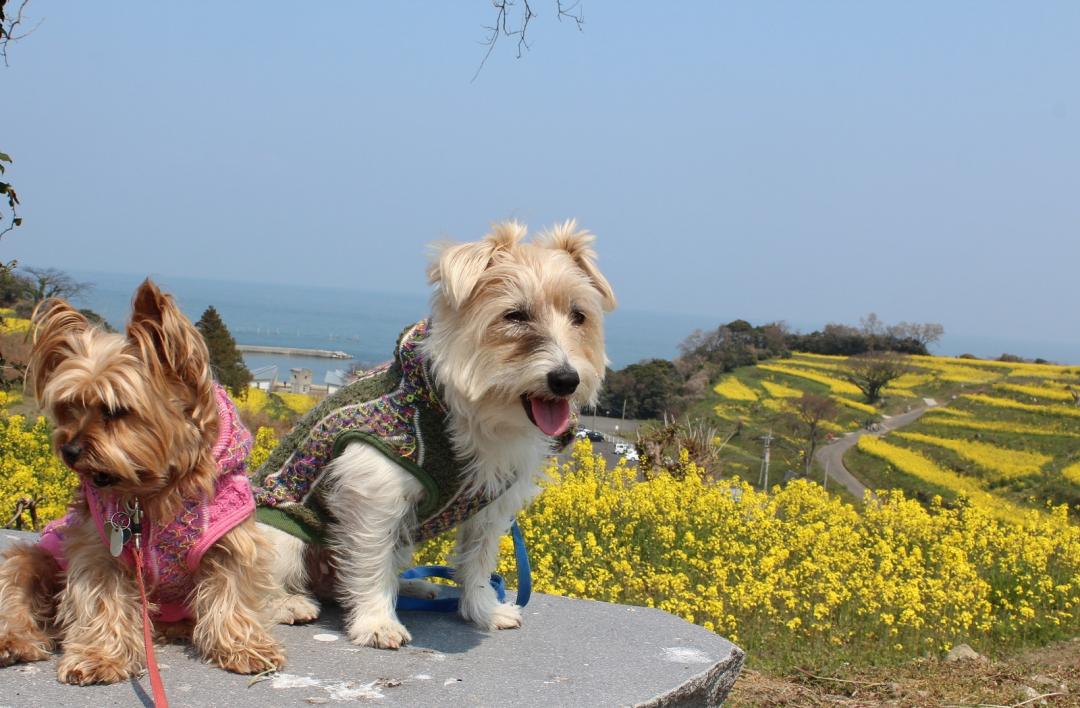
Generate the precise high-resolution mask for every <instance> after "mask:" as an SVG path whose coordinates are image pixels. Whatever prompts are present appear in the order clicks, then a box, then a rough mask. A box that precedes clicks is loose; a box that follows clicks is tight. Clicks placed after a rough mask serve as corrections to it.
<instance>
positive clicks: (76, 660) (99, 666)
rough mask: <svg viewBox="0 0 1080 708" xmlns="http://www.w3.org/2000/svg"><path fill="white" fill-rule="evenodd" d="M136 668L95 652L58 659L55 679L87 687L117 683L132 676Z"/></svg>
mask: <svg viewBox="0 0 1080 708" xmlns="http://www.w3.org/2000/svg"><path fill="white" fill-rule="evenodd" d="M137 671H138V667H137V666H135V665H134V664H132V663H130V662H125V661H121V660H119V659H117V658H116V657H107V656H104V655H102V654H101V653H99V652H96V651H92V650H90V651H87V652H86V653H80V654H72V653H65V654H64V655H63V656H62V657H60V663H59V665H58V666H57V667H56V678H58V679H59V680H60V681H61V682H63V683H70V684H75V685H78V686H88V685H90V684H92V683H119V682H120V681H124V680H126V679H129V678H131V677H132V676H134V675H135V674H136V673H137Z"/></svg>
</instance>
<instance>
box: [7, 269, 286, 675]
mask: <svg viewBox="0 0 1080 708" xmlns="http://www.w3.org/2000/svg"><path fill="white" fill-rule="evenodd" d="M33 322H34V327H35V338H34V347H33V351H32V354H31V360H30V364H29V367H28V372H27V381H28V384H29V385H31V386H32V387H33V390H34V394H35V396H36V398H37V400H38V403H39V404H40V405H41V406H42V407H44V408H45V409H46V410H47V411H48V413H49V415H50V417H51V418H52V420H53V423H54V426H55V430H54V433H53V444H54V446H55V448H56V450H57V452H58V453H59V454H60V456H61V457H62V458H63V460H64V463H65V464H67V465H68V466H69V467H70V468H71V469H72V470H74V471H75V473H76V474H77V475H78V478H79V482H80V486H79V489H78V491H77V493H76V495H75V501H74V503H73V504H72V506H71V508H70V510H69V512H68V514H67V516H65V517H64V518H63V519H60V520H58V521H55V522H53V523H52V524H50V525H49V526H48V527H47V528H46V530H45V532H44V533H43V534H42V536H41V540H39V541H38V542H37V543H36V544H21V545H18V546H15V547H13V548H11V549H9V550H8V551H7V552H6V553H5V554H4V556H5V558H4V560H3V563H2V564H0V666H5V665H8V664H12V663H14V662H18V661H38V660H42V659H45V658H47V657H48V656H49V653H50V651H51V649H52V647H53V644H54V642H55V641H56V640H59V641H60V642H61V644H62V646H63V654H62V656H61V657H60V660H59V666H58V677H59V679H60V680H61V681H64V682H66V683H73V684H90V683H113V682H117V681H122V680H124V679H127V678H128V677H131V676H134V675H137V674H138V673H139V672H140V671H141V670H142V669H143V667H144V666H145V665H146V656H145V650H144V647H143V638H142V605H141V601H140V593H139V586H138V584H137V580H136V574H135V565H134V564H135V562H136V559H137V558H140V557H141V558H142V560H143V562H142V565H141V567H142V569H143V576H144V577H145V582H146V589H147V592H148V594H149V597H150V602H151V605H150V613H151V616H152V617H153V618H154V620H155V622H156V623H158V625H159V626H158V629H159V630H163V629H166V628H169V629H174V630H175V629H176V628H177V627H188V626H190V624H191V623H192V622H193V628H191V638H192V641H193V643H194V645H195V647H196V648H197V649H198V651H199V652H200V654H202V656H204V657H205V658H206V659H207V660H209V661H211V662H212V663H214V664H217V665H218V666H221V667H222V668H224V669H228V670H230V671H235V672H238V673H255V672H260V671H263V670H267V669H277V668H280V667H281V666H282V665H283V663H284V653H283V651H282V648H281V645H280V644H279V643H278V642H277V641H276V640H275V639H274V638H273V636H271V634H270V633H269V631H268V623H269V620H270V619H271V618H270V617H269V616H267V613H266V607H265V598H267V597H269V596H270V595H271V587H272V586H271V581H270V573H269V570H268V568H267V567H265V565H264V564H263V562H262V561H260V558H264V557H265V556H266V553H265V552H262V553H260V546H261V544H263V543H264V541H262V540H261V536H260V535H259V534H258V533H257V532H256V530H255V521H254V516H253V511H254V502H253V499H252V496H251V490H250V487H249V485H248V482H247V476H246V470H245V468H244V465H245V462H244V460H245V458H246V456H247V452H248V451H249V449H250V446H251V435H250V434H249V433H248V432H247V430H246V429H245V428H244V426H243V424H242V423H241V422H240V419H239V417H238V415H237V414H236V409H235V408H234V407H233V405H232V403H231V402H230V401H229V399H228V397H227V396H226V395H225V393H224V391H223V389H221V388H220V386H217V385H216V384H215V383H214V382H213V380H212V378H211V374H210V365H209V355H208V354H207V349H206V345H205V343H204V342H203V339H202V336H201V335H200V334H199V332H198V330H196V329H195V327H194V326H193V325H192V324H191V322H190V321H189V320H188V319H187V318H185V317H184V315H183V314H182V313H181V312H180V310H179V308H178V307H177V306H176V304H175V302H174V301H173V299H172V297H170V296H169V295H164V294H162V293H161V292H160V291H159V290H158V288H157V287H156V286H155V285H154V284H153V283H152V282H150V281H149V280H147V281H146V282H144V283H143V284H142V285H141V286H140V287H139V289H138V290H137V291H136V293H135V298H134V304H133V311H132V314H131V320H130V322H129V323H128V326H127V333H126V336H125V335H124V334H116V333H107V332H105V331H103V330H101V329H98V328H96V327H94V326H91V324H90V323H89V322H88V321H87V320H86V318H85V317H83V316H82V315H81V314H80V313H79V312H78V311H76V310H75V309H74V308H72V307H71V306H70V305H68V304H67V303H65V302H62V301H60V300H48V301H46V302H44V303H42V304H41V305H40V306H39V307H38V309H37V310H36V312H35V313H34V317H33ZM136 546H138V548H139V551H140V552H139V553H136V552H135V548H136ZM171 623H182V624H171Z"/></svg>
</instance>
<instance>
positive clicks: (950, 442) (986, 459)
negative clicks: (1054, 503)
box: [893, 432, 1054, 479]
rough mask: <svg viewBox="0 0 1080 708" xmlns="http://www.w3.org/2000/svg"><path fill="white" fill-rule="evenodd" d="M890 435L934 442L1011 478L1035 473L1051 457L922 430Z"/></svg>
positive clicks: (1000, 475) (1051, 458) (996, 474)
mask: <svg viewBox="0 0 1080 708" xmlns="http://www.w3.org/2000/svg"><path fill="white" fill-rule="evenodd" d="M893 435H894V436H896V437H899V438H903V439H904V440H914V441H915V442H921V443H925V444H927V445H937V446H938V447H943V448H945V449H946V450H952V451H953V452H955V453H956V454H958V455H960V456H961V457H963V458H965V459H967V460H970V461H971V462H974V463H975V464H976V465H978V466H979V467H982V468H983V469H984V470H987V471H989V472H992V473H995V474H994V475H993V476H994V477H996V478H1001V479H1013V478H1015V477H1026V476H1028V475H1032V474H1038V473H1039V472H1041V471H1042V468H1043V466H1044V465H1045V464H1046V463H1048V462H1050V461H1051V460H1053V459H1054V458H1053V457H1052V456H1050V455H1044V454H1042V453H1040V452H1031V451H1028V450H1010V449H1008V448H1004V447H999V446H997V445H991V444H989V443H984V442H979V441H977V440H958V439H956V438H940V437H937V436H935V435H923V434H922V433H903V432H897V433H893Z"/></svg>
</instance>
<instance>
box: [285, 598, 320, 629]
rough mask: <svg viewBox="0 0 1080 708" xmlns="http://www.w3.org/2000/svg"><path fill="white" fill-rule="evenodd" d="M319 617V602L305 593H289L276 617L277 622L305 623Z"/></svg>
mask: <svg viewBox="0 0 1080 708" xmlns="http://www.w3.org/2000/svg"><path fill="white" fill-rule="evenodd" d="M317 619H319V603H317V602H315V601H314V600H313V599H311V598H310V597H307V596H305V595H289V596H288V597H287V598H285V599H284V600H282V602H281V604H280V605H279V606H278V609H277V613H276V615H275V617H274V622H275V623H276V624H304V623H305V622H312V621H314V620H317Z"/></svg>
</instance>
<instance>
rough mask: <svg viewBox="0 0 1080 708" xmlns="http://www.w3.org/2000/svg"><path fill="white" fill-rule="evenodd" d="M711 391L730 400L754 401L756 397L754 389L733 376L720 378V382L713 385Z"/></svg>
mask: <svg viewBox="0 0 1080 708" xmlns="http://www.w3.org/2000/svg"><path fill="white" fill-rule="evenodd" d="M713 391H716V392H717V393H718V394H720V395H721V396H723V397H724V398H726V399H728V400H731V401H756V400H757V399H758V397H757V393H755V392H754V389H752V388H750V387H749V386H747V385H746V384H744V383H743V382H742V381H739V380H738V379H737V378H735V377H734V376H728V377H725V378H723V379H720V382H719V383H717V384H716V386H714V387H713Z"/></svg>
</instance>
